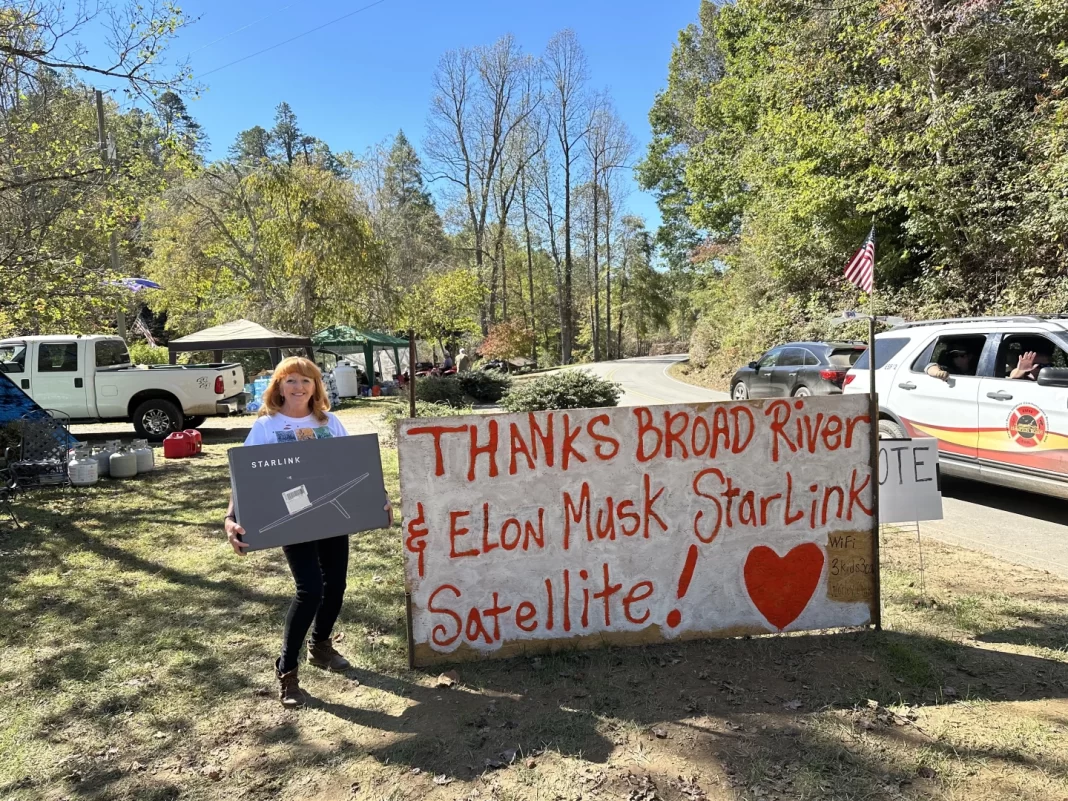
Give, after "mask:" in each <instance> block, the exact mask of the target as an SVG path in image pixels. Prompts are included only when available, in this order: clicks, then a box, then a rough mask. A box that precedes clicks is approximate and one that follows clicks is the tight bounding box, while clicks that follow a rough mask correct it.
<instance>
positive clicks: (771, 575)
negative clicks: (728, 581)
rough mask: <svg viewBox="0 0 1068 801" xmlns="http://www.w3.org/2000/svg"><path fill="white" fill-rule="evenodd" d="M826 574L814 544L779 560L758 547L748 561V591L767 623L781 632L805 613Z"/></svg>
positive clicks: (777, 556) (746, 586)
mask: <svg viewBox="0 0 1068 801" xmlns="http://www.w3.org/2000/svg"><path fill="white" fill-rule="evenodd" d="M822 573H823V550H822V549H821V548H820V546H818V545H817V544H816V543H814V542H806V543H804V544H803V545H798V546H797V547H796V548H793V549H792V550H791V551H790V552H789V553H788V554H786V556H779V555H778V554H777V553H775V551H773V550H772V549H771V548H769V547H767V546H766V545H758V546H757V547H756V548H754V549H753V550H751V551H750V552H749V556H748V557H746V560H745V570H744V575H745V588H746V590H748V592H749V597H750V598H751V599H752V600H753V604H754V605H755V606H756V608H757V609H758V610H759V611H760V614H762V615H763V616H764V617H765V618H766V619H767V621H768V622H769V623H770V624H771V625H773V626H774V627H775V628H777V629H778V630H779V631H782V630H783V629H785V628H786V627H787V626H789V625H790V624H791V623H793V622H794V621H795V620H797V617H798V615H800V614H801V613H802V612H803V611H805V607H806V606H808V602H809V600H811V598H812V593H814V592H815V591H816V585H817V584H819V583H820V575H821V574H822Z"/></svg>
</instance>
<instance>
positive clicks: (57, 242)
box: [0, 0, 192, 333]
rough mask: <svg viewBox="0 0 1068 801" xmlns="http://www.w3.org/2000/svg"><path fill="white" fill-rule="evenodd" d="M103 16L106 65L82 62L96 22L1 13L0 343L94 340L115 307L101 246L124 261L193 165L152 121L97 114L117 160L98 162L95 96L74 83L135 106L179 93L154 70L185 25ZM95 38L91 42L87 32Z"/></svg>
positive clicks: (169, 16) (168, 14)
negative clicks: (73, 337)
mask: <svg viewBox="0 0 1068 801" xmlns="http://www.w3.org/2000/svg"><path fill="white" fill-rule="evenodd" d="M112 12H113V13H112V14H111V15H110V27H109V29H110V35H109V42H110V45H111V46H112V47H113V49H114V51H115V52H114V53H113V54H112V55H111V56H110V58H109V59H108V61H107V62H101V63H103V64H104V65H103V66H101V65H100V64H98V63H96V62H95V61H92V60H89V59H88V57H87V49H86V47H85V46H84V45H83V44H82V43H81V37H82V36H83V35H84V34H87V33H88V30H87V29H88V27H89V26H90V25H91V24H92V23H94V22H95V21H96V13H95V12H84V11H83V13H79V14H78V15H76V16H74V17H66V16H65V15H64V9H63V8H62V7H61V6H60V5H59V4H58V3H53V2H44V1H42V0H33V1H31V2H25V3H19V4H17V5H16V6H13V7H10V8H8V9H6V10H2V11H0V54H3V58H2V59H0V280H2V281H3V285H4V291H3V293H2V295H0V333H8V332H29V333H45V332H53V331H56V330H60V329H61V330H65V331H92V330H98V329H99V327H101V326H104V325H106V324H107V323H106V322H105V321H106V320H107V319H108V318H109V317H110V316H111V315H112V314H113V311H114V308H115V304H116V303H117V302H118V301H119V299H120V297H121V295H120V293H119V292H118V291H117V290H116V289H115V288H114V287H112V286H110V285H109V283H108V282H109V281H111V280H114V279H115V278H117V277H118V276H115V275H114V274H113V272H112V270H111V266H110V262H109V257H108V239H109V235H110V234H111V233H112V232H115V233H116V234H117V236H118V239H119V245H118V246H119V249H120V252H122V254H123V258H124V260H126V261H132V260H133V256H134V255H136V250H135V249H134V248H133V247H132V245H131V238H132V236H133V235H134V234H135V232H136V230H137V221H138V219H139V218H140V216H141V213H142V211H143V204H144V202H145V200H146V199H147V198H148V197H150V196H152V195H154V194H155V193H157V192H158V191H159V188H160V185H161V184H163V185H165V184H166V183H167V182H168V181H170V180H172V179H173V178H174V177H175V176H176V175H180V174H181V173H182V172H183V171H184V170H185V169H187V168H188V167H189V166H190V164H191V163H192V160H191V159H190V157H189V156H190V154H189V153H187V152H185V151H184V150H183V147H184V146H183V143H182V142H181V141H177V140H175V139H174V138H173V137H171V136H169V135H168V134H167V133H165V132H164V130H162V129H161V126H160V123H159V120H157V119H155V118H153V117H152V116H151V115H149V114H147V113H146V112H144V111H141V110H139V109H137V108H135V109H132V110H131V111H128V112H126V113H124V114H120V113H119V111H118V109H117V106H116V104H115V103H114V102H113V101H111V100H110V98H108V99H106V100H105V102H104V103H103V106H104V116H105V127H106V129H107V131H108V133H109V134H110V135H111V137H112V141H113V142H114V144H115V146H116V147H115V151H116V152H117V153H118V158H117V160H115V161H112V160H111V159H110V158H108V157H106V156H104V155H102V154H101V147H100V145H101V143H100V142H99V136H98V132H97V119H96V110H95V107H94V104H93V101H92V97H93V95H92V89H91V87H88V86H86V85H85V84H83V83H81V82H80V80H79V77H88V76H93V77H95V78H99V79H101V80H108V81H111V82H113V83H114V85H115V86H116V87H117V88H122V89H124V90H125V91H126V92H127V93H129V94H130V95H132V96H135V97H141V96H146V95H151V94H152V93H153V92H164V91H165V90H168V89H173V90H175V91H179V90H180V89H181V88H182V87H183V86H184V83H185V73H184V72H181V71H179V72H178V73H177V74H169V73H165V72H163V71H161V70H159V69H158V68H157V67H156V66H155V65H154V64H153V62H155V61H156V60H157V58H158V57H159V56H160V55H161V54H162V52H163V49H164V47H165V46H166V44H167V43H168V41H169V40H170V38H171V37H172V36H173V35H174V33H175V32H176V31H177V30H179V29H180V28H181V27H183V26H184V25H185V24H186V20H185V18H184V17H183V16H182V15H181V14H180V13H179V12H174V11H171V10H169V8H168V7H165V6H162V5H159V4H155V3H148V4H143V5H134V4H130V5H128V6H127V5H120V6H117V7H115V8H113V9H112ZM94 33H95V32H94Z"/></svg>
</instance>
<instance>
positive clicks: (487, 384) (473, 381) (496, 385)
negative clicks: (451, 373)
mask: <svg viewBox="0 0 1068 801" xmlns="http://www.w3.org/2000/svg"><path fill="white" fill-rule="evenodd" d="M456 379H457V380H458V381H459V382H460V386H461V387H463V391H464V393H466V394H467V395H469V396H470V397H472V398H474V399H475V400H477V401H478V402H479V403H496V402H497V401H499V400H500V399H501V398H503V397H504V396H505V394H507V392H508V391H509V390H510V389H511V388H512V379H511V378H509V377H508V376H506V375H504V374H503V373H498V372H496V371H494V370H469V371H468V372H465V373H457V374H456Z"/></svg>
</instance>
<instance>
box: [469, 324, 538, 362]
mask: <svg viewBox="0 0 1068 801" xmlns="http://www.w3.org/2000/svg"><path fill="white" fill-rule="evenodd" d="M533 342H534V332H533V331H531V330H530V329H529V328H527V327H526V326H525V325H523V323H522V322H520V321H518V320H505V321H504V322H501V323H497V324H496V325H494V326H493V328H491V329H490V332H489V335H488V336H487V337H486V338H485V339H484V340H483V341H482V345H481V346H480V347H479V352H480V353H481V354H482V356H483V357H484V358H487V359H511V358H513V357H515V356H525V355H526V354H528V353H530V349H531V347H532V343H533Z"/></svg>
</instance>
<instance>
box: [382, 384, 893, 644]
mask: <svg viewBox="0 0 1068 801" xmlns="http://www.w3.org/2000/svg"><path fill="white" fill-rule="evenodd" d="M867 400H868V399H867V398H866V397H865V396H863V395H840V396H832V397H819V398H805V399H803V400H802V399H800V398H796V399H781V400H769V401H750V402H727V403H710V404H698V405H685V406H657V407H652V408H646V407H637V408H620V409H582V410H574V411H555V412H537V413H533V414H529V415H528V414H513V415H471V416H466V417H449V418H425V419H413V420H406V421H404V422H403V423H402V424H401V427H400V432H399V450H400V469H401V487H402V491H401V494H402V497H403V511H404V518H405V527H404V556H405V579H406V587H407V589H408V591H409V593H410V594H411V601H410V603H411V631H410V636H411V640H412V645H413V663H414V664H417V665H426V664H431V663H433V662H438V661H451V660H458V659H471V658H478V657H481V656H511V655H514V654H517V653H527V652H534V651H543V650H552V649H556V648H561V647H576V646H577V647H590V646H593V645H596V644H601V643H618V644H628V643H635V644H636V643H647V642H657V641H661V640H668V639H675V638H695V637H711V636H736V635H741V634H765V633H769V632H777V631H784V630H800V629H822V628H830V627H836V626H859V625H864V624H867V623H869V622H871V621H872V620H873V619H874V610H876V609H877V603H878V600H877V598H876V590H875V588H876V571H877V569H878V567H877V564H876V552H875V547H874V543H873V539H872V530H873V528H874V526H873V519H872V490H873V487H872V480H871V462H870V459H869V454H870V450H869V442H870V439H869V437H870V429H869V423H868V420H869V418H868V409H867Z"/></svg>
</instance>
